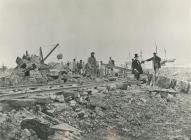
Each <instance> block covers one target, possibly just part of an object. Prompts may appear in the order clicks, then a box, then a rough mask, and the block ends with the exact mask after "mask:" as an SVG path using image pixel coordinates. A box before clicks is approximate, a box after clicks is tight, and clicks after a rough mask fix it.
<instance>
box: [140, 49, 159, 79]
mask: <svg viewBox="0 0 191 140" xmlns="http://www.w3.org/2000/svg"><path fill="white" fill-rule="evenodd" d="M145 61H152V62H153V69H154V74H155V76H157V75H158V72H159V69H160V68H161V58H160V57H158V56H157V55H156V53H155V52H154V53H153V57H151V58H149V59H147V60H145ZM143 62H144V61H143Z"/></svg>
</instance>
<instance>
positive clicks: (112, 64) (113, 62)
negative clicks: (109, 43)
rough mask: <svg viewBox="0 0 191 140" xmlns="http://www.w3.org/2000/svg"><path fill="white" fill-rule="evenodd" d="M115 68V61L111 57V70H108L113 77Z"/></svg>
mask: <svg viewBox="0 0 191 140" xmlns="http://www.w3.org/2000/svg"><path fill="white" fill-rule="evenodd" d="M113 66H115V61H114V60H113V59H112V58H111V57H109V68H108V70H109V72H108V73H109V74H111V75H113Z"/></svg>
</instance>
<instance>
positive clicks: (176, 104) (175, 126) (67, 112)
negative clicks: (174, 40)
mask: <svg viewBox="0 0 191 140" xmlns="http://www.w3.org/2000/svg"><path fill="white" fill-rule="evenodd" d="M125 80H126V81H127V82H125V84H124V83H122V82H119V83H109V82H108V83H104V84H102V85H99V86H93V87H86V88H80V89H75V90H72V89H71V90H69V91H68V90H67V92H68V93H70V94H66V91H63V92H60V94H55V93H53V94H51V95H40V96H38V98H44V97H45V98H49V99H50V100H51V101H50V102H49V103H48V104H46V105H42V104H40V105H37V104H35V105H29V104H28V103H26V106H24V107H23V106H19V105H18V106H17V107H14V106H12V107H10V106H9V105H7V103H1V108H0V109H1V112H0V140H41V139H42V136H40V135H41V134H38V133H37V132H36V131H37V130H35V128H34V127H31V126H30V127H28V128H25V129H22V126H21V122H22V121H23V120H24V119H28V118H37V119H39V120H40V121H41V122H43V123H44V122H46V123H48V124H49V125H50V126H53V125H57V124H59V123H66V124H68V125H70V126H72V127H74V128H75V129H77V130H79V131H80V134H75V133H73V132H72V135H65V134H64V135H61V134H58V137H57V138H55V137H56V136H55V135H54V136H53V137H51V138H50V135H51V134H48V138H47V139H49V140H53V139H54V140H66V139H68V140H73V139H74V140H75V139H81V140H190V139H191V94H184V93H179V92H171V91H170V90H169V91H168V90H163V89H160V88H158V87H152V86H149V85H146V83H143V84H141V83H140V82H137V81H135V80H134V79H133V78H126V79H125ZM27 98H28V99H31V98H33V96H30V95H29V96H28V97H27ZM35 99H36V97H35ZM21 100H22V99H21ZM63 131H67V130H63ZM42 140H43V139H42Z"/></svg>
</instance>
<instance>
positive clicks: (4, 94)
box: [0, 79, 127, 101]
mask: <svg viewBox="0 0 191 140" xmlns="http://www.w3.org/2000/svg"><path fill="white" fill-rule="evenodd" d="M126 81H127V79H120V80H117V81H112V82H111V81H110V82H89V83H84V84H50V85H43V86H40V85H38V86H34V85H33V86H26V87H20V88H17V89H16V88H13V89H6V90H2V89H1V93H0V101H4V100H7V99H15V98H26V97H30V96H35V95H43V94H52V93H55V92H62V91H64V90H75V89H81V88H91V87H96V86H102V85H104V84H112V83H119V82H126Z"/></svg>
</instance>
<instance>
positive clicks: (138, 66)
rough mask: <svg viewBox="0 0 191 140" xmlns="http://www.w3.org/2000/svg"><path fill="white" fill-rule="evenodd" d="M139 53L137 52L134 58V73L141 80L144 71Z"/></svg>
mask: <svg viewBox="0 0 191 140" xmlns="http://www.w3.org/2000/svg"><path fill="white" fill-rule="evenodd" d="M138 58H139V56H138V54H135V57H134V59H133V60H132V73H133V74H134V76H135V78H136V79H137V80H139V78H140V74H142V73H143V70H142V67H141V62H140V61H139V59H138Z"/></svg>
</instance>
